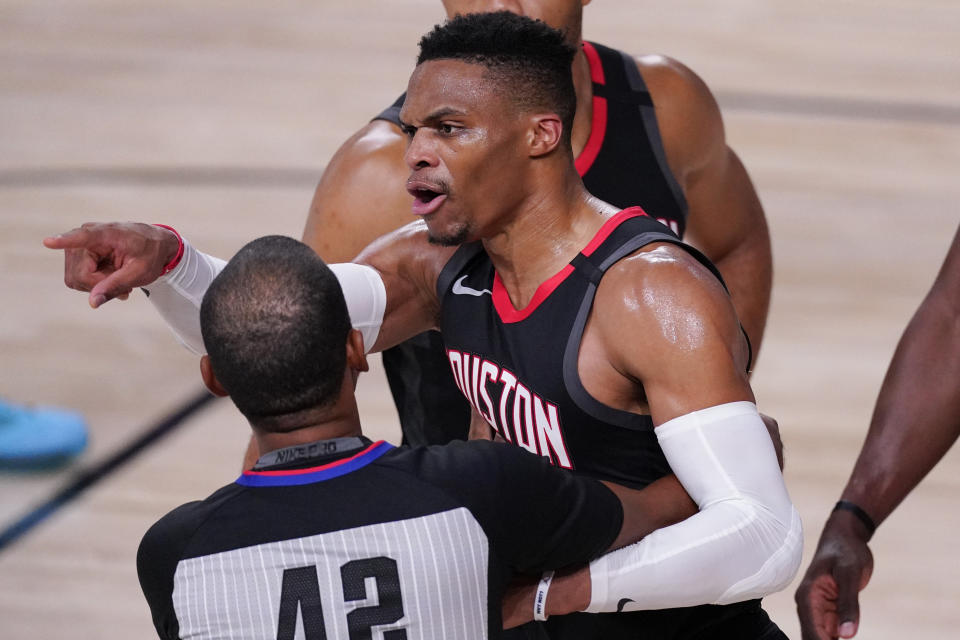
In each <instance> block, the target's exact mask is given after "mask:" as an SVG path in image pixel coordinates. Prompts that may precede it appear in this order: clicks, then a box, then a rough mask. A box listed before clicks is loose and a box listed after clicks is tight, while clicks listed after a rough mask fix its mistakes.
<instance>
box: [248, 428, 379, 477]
mask: <svg viewBox="0 0 960 640" xmlns="http://www.w3.org/2000/svg"><path fill="white" fill-rule="evenodd" d="M371 444H373V441H372V440H370V439H369V438H366V437H364V436H353V437H349V438H331V439H330V440H317V441H316V442H311V443H309V444H298V445H294V446H292V447H284V448H283V449H275V450H273V451H270V452H269V453H265V454H263V455H262V456H260V458H259V459H258V460H257V463H256V464H255V465H253V468H252V469H251V471H280V470H284V469H300V468H303V467H315V466H318V465H323V464H327V463H329V462H333V461H335V460H339V459H340V458H346V457H349V456H352V455H354V454H356V453H357V452H358V451H360V450H361V449H365V448H367V447H369V446H370V445H371Z"/></svg>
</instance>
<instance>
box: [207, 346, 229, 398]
mask: <svg viewBox="0 0 960 640" xmlns="http://www.w3.org/2000/svg"><path fill="white" fill-rule="evenodd" d="M200 377H202V378H203V384H205V385H207V389H209V390H210V393H212V394H213V395H215V396H220V397H221V398H226V397H227V396H229V395H230V394H229V393H227V390H226V389H224V388H223V385H221V384H220V381H219V380H217V376H215V375H213V367H212V366H210V356H208V355H204V356H201V358H200Z"/></svg>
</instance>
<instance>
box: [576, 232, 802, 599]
mask: <svg viewBox="0 0 960 640" xmlns="http://www.w3.org/2000/svg"><path fill="white" fill-rule="evenodd" d="M594 308H595V309H597V310H601V309H602V310H603V313H599V312H597V313H594V314H593V316H591V320H590V323H589V324H588V327H587V330H586V332H585V337H584V346H583V347H582V348H581V358H580V366H581V376H582V377H583V373H584V371H585V370H586V371H588V372H589V380H591V381H592V382H593V384H596V383H597V382H598V381H602V380H604V375H603V370H602V367H603V366H607V367H609V368H610V369H612V370H613V371H614V372H615V373H616V375H618V376H620V378H621V379H623V380H626V381H629V382H632V384H627V385H624V384H622V383H621V384H616V383H615V382H613V381H614V380H615V379H616V378H607V380H608V382H607V383H606V384H605V386H606V387H608V388H611V389H614V391H613V392H612V393H613V395H612V396H611V395H608V396H607V398H608V400H607V402H608V403H610V402H612V403H613V404H614V406H621V407H622V406H630V404H629V403H630V398H629V397H628V394H630V393H633V394H635V395H636V396H637V397H636V398H634V399H633V401H634V402H635V403H636V405H640V404H642V403H646V404H647V406H648V407H649V411H650V414H651V416H652V418H653V422H654V424H655V425H657V426H656V434H657V438H658V441H659V442H660V445H661V447H662V448H663V451H664V454H665V455H666V457H667V461H668V462H669V463H670V466H671V468H672V469H673V470H674V472H675V473H676V475H677V478H678V479H679V481H680V483H681V484H682V485H683V487H684V489H686V491H687V493H689V494H690V496H691V497H692V498H693V499H694V501H695V502H696V503H697V505H698V507H699V512H698V513H697V514H696V515H694V516H693V517H691V518H688V519H687V520H684V521H683V522H681V523H679V524H676V525H673V526H671V527H668V528H666V529H663V530H661V531H658V532H655V533H654V534H652V535H650V536H648V537H646V538H645V539H644V540H642V541H641V542H639V543H637V544H636V545H632V546H631V547H628V548H625V549H622V550H620V551H617V552H614V553H613V554H609V555H608V556H605V557H604V558H602V559H601V560H598V561H596V562H594V563H593V565H592V566H591V583H592V587H591V588H592V597H591V603H590V608H589V610H590V611H612V610H616V608H617V606H618V603H619V601H621V600H622V599H624V598H627V599H629V600H631V601H632V602H630V603H629V604H627V605H626V607H625V610H633V609H647V608H662V607H675V606H687V605H696V604H706V603H718V604H724V603H730V602H737V601H740V600H745V599H749V598H752V597H759V596H762V595H765V594H767V593H771V592H773V591H776V590H778V589H782V588H783V587H784V586H786V584H787V583H788V582H789V580H790V579H791V578H792V577H793V574H794V573H795V571H796V568H797V565H798V564H799V560H800V551H801V546H802V544H801V539H800V538H801V535H800V530H799V526H800V525H799V518H798V516H797V514H796V510H795V509H794V508H793V505H792V503H791V502H790V499H789V496H788V495H787V492H786V488H785V486H784V485H783V479H782V476H781V474H780V472H779V467H778V464H777V459H776V454H775V451H774V448H773V446H771V443H770V437H769V435H768V433H767V429H766V428H765V427H764V424H763V421H762V420H761V418H760V416H759V414H757V412H756V407H755V406H754V405H753V404H752V400H753V395H752V392H751V390H750V386H749V383H748V382H747V379H746V373H745V371H744V367H745V364H746V346H745V343H744V341H743V338H742V336H741V334H740V332H739V326H738V323H737V319H736V315H735V314H734V312H733V309H732V306H731V304H730V302H729V299H728V297H727V296H726V294H725V293H724V291H723V289H722V288H721V287H720V285H719V283H718V282H717V281H716V279H715V278H713V276H712V275H710V273H709V272H708V271H707V270H706V269H705V268H704V267H702V266H701V265H699V263H696V262H695V261H694V260H693V259H692V258H691V257H690V256H689V255H688V254H687V253H686V252H684V251H683V250H682V249H680V248H678V247H674V246H659V247H654V248H652V249H651V250H648V251H641V252H638V253H637V254H634V255H633V256H631V257H629V258H627V259H625V260H622V261H621V262H620V263H618V264H617V265H615V266H614V267H613V268H611V269H610V271H608V272H607V274H606V275H605V276H604V279H603V280H602V281H601V283H600V286H599V288H598V291H597V297H596V302H595V306H594ZM624 335H630V336H631V339H630V340H623V339H622V336H624ZM588 339H589V340H590V341H591V342H590V344H591V349H590V350H591V351H593V352H596V353H598V354H601V356H600V357H599V358H597V360H595V361H591V360H590V358H585V357H584V351H585V349H586V348H587V341H588ZM603 362H606V363H607V364H606V365H604V364H603ZM584 382H585V384H586V383H587V378H584ZM588 390H591V392H593V393H595V394H596V393H598V392H597V391H594V390H593V389H590V388H589V387H588ZM616 394H620V395H621V397H619V398H617V397H616ZM705 567H709V568H710V569H709V570H706V569H705Z"/></svg>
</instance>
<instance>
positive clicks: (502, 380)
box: [447, 349, 573, 469]
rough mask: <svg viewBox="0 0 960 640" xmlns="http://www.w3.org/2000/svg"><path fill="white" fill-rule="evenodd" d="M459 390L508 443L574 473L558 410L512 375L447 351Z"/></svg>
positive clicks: (482, 360)
mask: <svg viewBox="0 0 960 640" xmlns="http://www.w3.org/2000/svg"><path fill="white" fill-rule="evenodd" d="M447 358H448V359H449V360H450V367H451V368H452V369H453V377H454V379H455V380H456V383H457V387H459V388H460V391H461V392H463V395H464V396H466V398H467V400H469V401H470V404H472V405H473V406H474V407H475V408H476V410H477V412H478V413H479V414H480V415H481V416H483V419H484V420H486V421H487V422H488V423H490V426H491V427H493V428H494V429H496V430H497V432H498V433H499V434H500V435H501V436H502V437H503V439H504V440H506V441H507V442H512V443H514V444H516V445H518V446H521V447H523V448H524V449H526V450H527V451H530V452H531V453H536V454H539V455H541V456H543V457H545V458H549V459H550V462H551V463H552V464H554V465H556V466H559V467H563V468H564V469H572V468H573V463H572V462H571V461H570V455H569V454H568V453H567V445H566V443H565V442H564V438H563V429H562V428H561V425H560V414H559V412H558V411H557V406H556V405H555V404H553V403H552V402H548V401H547V400H544V399H543V398H541V397H540V396H539V395H537V394H536V393H534V392H533V391H531V390H530V389H529V388H528V387H527V386H526V385H524V384H523V382H521V381H520V379H519V378H518V377H517V376H516V375H515V374H514V373H512V372H511V371H509V370H507V369H504V368H502V367H500V366H499V365H497V364H496V363H494V362H491V361H489V360H486V359H484V358H481V357H479V356H475V355H472V354H469V353H463V352H460V351H455V350H453V349H448V350H447Z"/></svg>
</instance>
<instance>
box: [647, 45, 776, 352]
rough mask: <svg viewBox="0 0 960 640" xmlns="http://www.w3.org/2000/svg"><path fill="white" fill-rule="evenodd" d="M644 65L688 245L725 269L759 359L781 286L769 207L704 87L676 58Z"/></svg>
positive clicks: (656, 59)
mask: <svg viewBox="0 0 960 640" xmlns="http://www.w3.org/2000/svg"><path fill="white" fill-rule="evenodd" d="M637 62H638V67H639V69H640V71H641V73H642V74H643V77H644V79H645V80H646V81H647V84H648V87H649V89H650V92H651V95H652V96H653V101H654V105H655V108H656V114H657V122H658V124H659V126H660V132H661V135H662V138H663V143H664V147H665V150H666V153H667V160H668V163H669V164H670V168H671V170H672V171H673V173H674V175H675V176H676V178H677V180H678V181H679V183H680V185H681V187H682V188H683V191H684V194H685V196H686V199H687V204H688V206H689V218H688V221H687V232H686V236H685V240H687V241H688V242H690V243H691V244H693V245H694V246H696V247H698V248H699V249H700V250H701V251H703V252H704V253H705V254H706V255H707V257H709V258H710V259H711V260H712V261H713V263H714V264H715V265H716V266H717V268H718V269H720V273H722V274H723V278H724V281H725V282H726V284H727V287H728V288H729V289H730V294H731V296H732V298H733V303H734V306H735V307H736V310H737V315H738V316H739V318H740V322H741V323H742V324H743V327H744V329H745V330H746V331H747V334H748V335H749V336H750V340H751V343H752V345H753V350H754V354H756V353H757V352H758V351H759V349H760V343H761V341H762V339H763V332H764V328H765V326H766V322H767V312H768V310H769V306H770V289H771V286H772V282H773V263H772V254H771V250H770V233H769V230H768V228H767V221H766V218H765V217H764V213H763V207H762V206H761V204H760V200H759V198H758V197H757V193H756V191H755V190H754V187H753V184H752V182H751V181H750V176H749V175H748V174H747V171H746V169H745V168H744V166H743V164H742V163H741V162H740V159H739V158H738V157H737V154H736V153H734V151H733V150H732V149H731V148H730V147H729V146H727V142H726V136H725V134H724V127H723V120H722V118H721V116H720V109H719V107H718V106H717V103H716V101H715V100H714V98H713V95H712V94H711V93H710V90H709V89H708V88H707V86H706V85H705V84H704V83H703V81H702V80H701V79H700V78H699V77H698V76H697V75H696V74H695V73H693V72H692V71H691V70H690V69H688V68H687V67H685V66H684V65H682V64H680V63H679V62H677V61H676V60H672V59H670V58H665V57H662V56H645V57H642V58H638V60H637Z"/></svg>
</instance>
